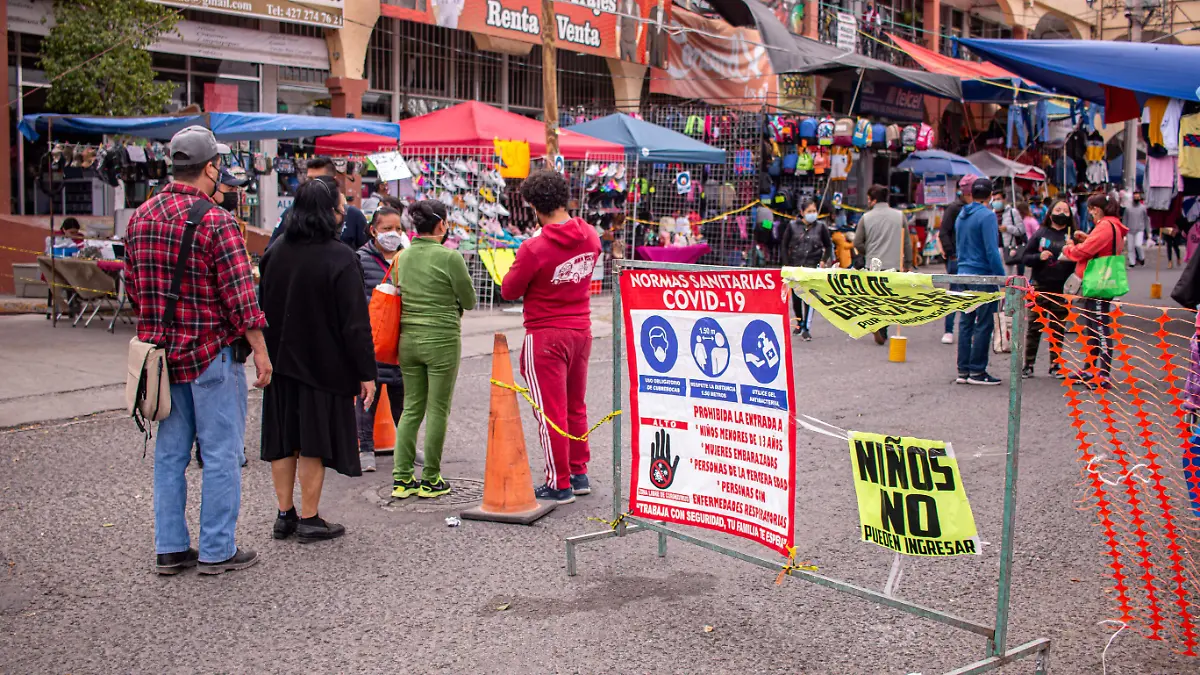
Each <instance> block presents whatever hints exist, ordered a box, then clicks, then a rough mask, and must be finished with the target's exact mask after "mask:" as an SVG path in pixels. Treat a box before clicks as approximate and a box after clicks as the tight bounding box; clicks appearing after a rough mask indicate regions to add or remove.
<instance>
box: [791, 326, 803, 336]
mask: <svg viewBox="0 0 1200 675" xmlns="http://www.w3.org/2000/svg"><path fill="white" fill-rule="evenodd" d="M802 330H804V329H802V328H800V327H799V326H796V327H795V328H793V329H792V335H799V334H800V331H802Z"/></svg>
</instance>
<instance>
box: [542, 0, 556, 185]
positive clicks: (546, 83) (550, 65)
mask: <svg viewBox="0 0 1200 675" xmlns="http://www.w3.org/2000/svg"><path fill="white" fill-rule="evenodd" d="M555 26H556V22H555V19H554V0H542V100H543V116H544V117H545V118H546V161H547V162H553V161H554V156H555V155H557V154H558V66H557V65H556V58H555V46H554V42H555V40H554V31H555V30H557V29H556V27H555Z"/></svg>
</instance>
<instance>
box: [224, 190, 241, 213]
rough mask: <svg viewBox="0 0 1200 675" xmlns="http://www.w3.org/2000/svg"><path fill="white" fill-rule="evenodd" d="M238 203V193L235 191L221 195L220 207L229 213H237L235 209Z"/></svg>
mask: <svg viewBox="0 0 1200 675" xmlns="http://www.w3.org/2000/svg"><path fill="white" fill-rule="evenodd" d="M240 201H241V200H240V199H238V193H237V192H236V191H234V192H222V193H221V203H220V206H221V208H223V209H225V210H226V211H228V212H230V213H237V207H238V203H239V202H240Z"/></svg>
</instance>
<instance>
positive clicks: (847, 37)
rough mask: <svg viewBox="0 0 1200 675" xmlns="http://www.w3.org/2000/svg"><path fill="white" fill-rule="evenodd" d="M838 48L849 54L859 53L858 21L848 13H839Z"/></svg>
mask: <svg viewBox="0 0 1200 675" xmlns="http://www.w3.org/2000/svg"><path fill="white" fill-rule="evenodd" d="M837 47H838V49H844V50H845V51H848V52H856V51H858V19H856V18H855V17H854V15H853V14H850V13H848V12H838V13H837Z"/></svg>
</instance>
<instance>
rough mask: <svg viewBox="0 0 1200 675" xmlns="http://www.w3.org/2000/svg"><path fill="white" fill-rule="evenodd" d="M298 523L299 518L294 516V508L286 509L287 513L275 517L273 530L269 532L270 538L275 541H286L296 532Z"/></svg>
mask: <svg viewBox="0 0 1200 675" xmlns="http://www.w3.org/2000/svg"><path fill="white" fill-rule="evenodd" d="M299 522H300V516H298V515H296V507H294V506H293V507H292V508H291V509H288V511H287V513H279V514H277V515H276V516H275V529H274V530H272V531H271V536H273V537H275V538H276V539H287V538H288V537H290V536H292V535H293V534H294V533H295V532H296V523H299Z"/></svg>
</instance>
